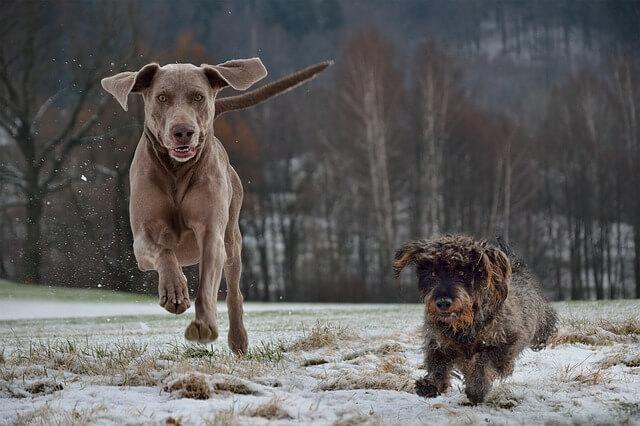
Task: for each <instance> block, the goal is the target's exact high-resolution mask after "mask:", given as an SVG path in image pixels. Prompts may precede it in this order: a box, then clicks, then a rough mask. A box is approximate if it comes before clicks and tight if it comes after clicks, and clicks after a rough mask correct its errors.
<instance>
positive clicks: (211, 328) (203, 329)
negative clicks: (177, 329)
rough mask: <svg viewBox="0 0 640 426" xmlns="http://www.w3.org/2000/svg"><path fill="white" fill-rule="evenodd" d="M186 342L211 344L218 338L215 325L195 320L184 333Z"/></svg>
mask: <svg viewBox="0 0 640 426" xmlns="http://www.w3.org/2000/svg"><path fill="white" fill-rule="evenodd" d="M184 337H185V339H187V340H191V341H192V342H198V343H211V342H213V341H214V340H216V339H217V338H218V327H217V326H216V324H215V323H213V322H210V323H207V322H205V321H202V320H199V319H195V320H193V321H191V324H189V326H188V327H187V329H186V330H185V332H184Z"/></svg>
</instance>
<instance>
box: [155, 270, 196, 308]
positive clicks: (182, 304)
mask: <svg viewBox="0 0 640 426" xmlns="http://www.w3.org/2000/svg"><path fill="white" fill-rule="evenodd" d="M158 294H159V295H160V306H162V307H163V308H165V309H166V310H167V311H169V312H171V313H172V314H181V313H183V312H184V311H186V310H187V309H189V306H191V301H190V300H189V288H188V287H187V277H185V276H184V274H183V273H182V272H181V271H175V272H172V273H166V272H165V273H162V274H160V279H159V282H158Z"/></svg>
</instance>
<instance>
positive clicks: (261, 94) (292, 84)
mask: <svg viewBox="0 0 640 426" xmlns="http://www.w3.org/2000/svg"><path fill="white" fill-rule="evenodd" d="M331 65H333V61H325V62H320V63H319V64H315V65H311V66H310V67H307V68H305V69H303V70H300V71H297V72H294V73H293V74H289V75H288V76H286V77H282V78H281V79H279V80H276V81H274V82H272V83H268V84H265V85H264V86H262V87H260V88H258V89H255V90H252V91H250V92H247V93H243V94H242V95H237V96H227V97H226V98H220V99H217V100H216V117H215V118H216V119H217V118H218V117H219V116H221V115H222V114H224V113H225V112H228V111H233V110H236V109H244V108H249V107H251V106H254V105H257V104H259V103H261V102H264V101H266V100H267V99H269V98H272V97H274V96H277V95H279V94H281V93H284V92H288V91H289V90H291V89H294V88H296V87H298V86H300V85H301V84H303V83H306V82H307V81H309V80H311V79H312V78H313V77H315V76H316V75H317V74H318V73H320V72H321V71H323V70H324V69H325V68H327V67H329V66H331Z"/></svg>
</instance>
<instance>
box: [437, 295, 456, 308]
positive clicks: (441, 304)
mask: <svg viewBox="0 0 640 426" xmlns="http://www.w3.org/2000/svg"><path fill="white" fill-rule="evenodd" d="M452 303H453V300H451V298H450V297H438V298H437V299H436V306H437V307H438V309H440V310H442V311H444V310H447V309H449V308H450V307H451V304H452Z"/></svg>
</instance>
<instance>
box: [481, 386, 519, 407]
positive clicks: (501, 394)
mask: <svg viewBox="0 0 640 426" xmlns="http://www.w3.org/2000/svg"><path fill="white" fill-rule="evenodd" d="M522 400H523V398H522V397H519V396H516V395H515V394H514V393H513V390H512V389H511V388H510V387H509V386H505V385H503V384H498V386H496V387H494V388H493V390H492V391H491V392H490V393H489V395H488V398H487V401H486V403H487V404H488V405H491V406H494V407H497V408H502V409H503V410H511V409H513V408H514V407H517V406H518V405H520V403H521V402H522Z"/></svg>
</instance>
